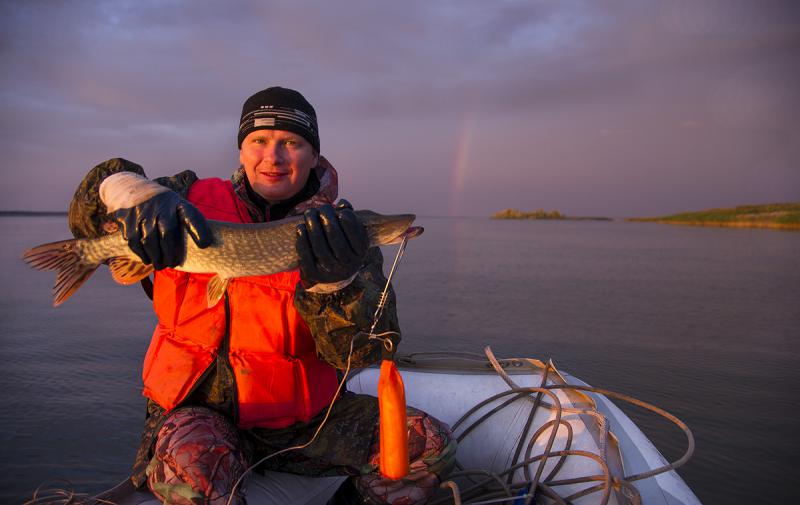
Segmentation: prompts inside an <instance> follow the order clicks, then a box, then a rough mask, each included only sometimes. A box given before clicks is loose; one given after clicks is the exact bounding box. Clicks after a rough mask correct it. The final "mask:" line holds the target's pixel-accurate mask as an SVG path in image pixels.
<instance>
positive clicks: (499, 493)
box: [408, 346, 695, 505]
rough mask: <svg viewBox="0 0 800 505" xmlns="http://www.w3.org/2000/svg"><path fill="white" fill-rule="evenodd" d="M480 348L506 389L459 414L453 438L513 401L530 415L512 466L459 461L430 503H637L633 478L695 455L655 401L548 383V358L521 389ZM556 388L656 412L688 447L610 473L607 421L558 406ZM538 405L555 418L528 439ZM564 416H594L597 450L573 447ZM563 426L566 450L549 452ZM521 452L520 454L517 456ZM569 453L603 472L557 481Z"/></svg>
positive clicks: (515, 360) (516, 361)
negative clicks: (657, 461) (630, 470)
mask: <svg viewBox="0 0 800 505" xmlns="http://www.w3.org/2000/svg"><path fill="white" fill-rule="evenodd" d="M484 351H485V354H486V359H487V360H488V362H489V364H490V365H491V366H492V368H493V369H494V370H495V372H497V374H498V375H499V376H500V377H501V378H502V379H503V380H504V381H505V382H506V383H507V384H508V386H509V389H508V390H507V391H503V392H500V393H498V394H495V395H493V396H491V397H489V398H486V399H485V400H483V401H481V402H479V403H478V404H477V405H475V406H474V407H472V408H471V409H470V410H468V411H467V412H466V413H465V414H464V415H463V416H461V418H460V419H459V420H458V421H456V423H454V424H453V427H452V429H453V431H454V432H455V431H456V430H458V429H459V428H461V427H462V426H463V428H462V431H461V432H460V434H459V435H458V437H457V441H458V442H459V443H460V442H462V441H463V440H464V439H465V438H466V437H467V436H468V435H469V434H470V433H471V432H473V431H474V430H475V429H476V428H477V427H478V426H479V425H481V424H483V423H485V422H486V421H488V420H489V419H491V418H492V417H493V416H494V415H496V414H497V413H498V412H501V411H502V410H503V409H505V408H507V407H508V406H509V405H511V404H513V403H516V402H517V400H520V399H523V398H524V399H527V400H528V401H529V402H530V403H531V409H530V411H529V413H528V418H527V420H526V422H525V425H524V428H523V430H522V433H521V435H520V438H519V442H518V443H517V447H516V448H515V451H514V456H513V459H512V464H511V466H509V467H508V468H506V469H504V470H502V471H500V472H497V473H494V472H490V471H487V470H483V469H481V470H470V469H464V468H463V467H461V465H460V464H458V463H457V469H458V470H459V471H457V472H456V473H453V474H451V475H450V476H449V480H447V481H445V482H443V483H442V484H441V486H440V487H441V488H443V489H448V490H449V491H450V493H449V494H447V495H444V496H441V497H439V498H437V499H435V500H433V501H431V502H430V505H442V504H445V503H455V504H456V505H462V504H463V505H489V504H500V503H513V504H515V505H516V504H520V503H524V504H525V505H529V504H531V503H533V501H534V500H535V499H536V498H537V497H538V496H543V497H547V498H549V499H550V500H552V501H553V502H554V503H557V504H563V505H566V504H569V503H571V502H572V501H573V500H577V499H578V498H582V497H584V496H588V495H590V494H593V493H598V494H599V496H598V500H597V503H600V504H602V505H606V504H607V503H608V502H609V500H610V498H611V493H612V491H616V492H618V493H619V494H618V495H617V496H618V497H619V498H621V499H622V500H624V502H625V503H631V504H641V503H642V499H641V496H640V495H639V492H638V490H637V489H636V487H634V485H633V482H634V481H637V480H641V479H645V478H648V477H653V476H655V475H658V474H661V473H665V472H669V471H672V470H674V469H676V468H678V467H680V466H681V465H683V464H685V463H686V462H687V461H688V460H689V459H690V458H691V457H692V454H693V453H694V447H695V442H694V436H693V435H692V432H691V430H690V429H689V427H688V426H687V425H686V424H685V423H684V422H683V421H681V420H680V419H678V418H677V417H675V416H674V415H672V414H670V413H669V412H667V411H665V410H663V409H661V408H659V407H657V406H655V405H652V404H650V403H647V402H644V401H641V400H638V399H636V398H633V397H631V396H628V395H624V394H621V393H615V392H613V391H609V390H606V389H602V388H596V387H591V386H582V385H573V384H547V379H548V376H549V374H550V372H551V371H553V372H556V368H555V366H554V365H553V363H552V362H548V363H547V364H546V365H545V367H544V370H543V373H542V380H541V384H540V386H539V387H520V386H518V385H517V384H516V383H515V382H514V381H513V380H512V379H511V377H510V375H509V374H508V373H507V372H506V371H505V370H504V367H503V364H501V362H500V361H499V360H498V359H497V358H496V357H495V356H494V353H492V350H491V348H490V347H488V346H487V347H486V348H485V350H484ZM451 355H452V354H451ZM462 355H465V356H468V357H470V358H475V357H477V356H478V355H475V354H471V353H462ZM408 359H410V360H413V355H411V356H409V357H408ZM503 361H504V364H505V365H506V366H508V365H509V364H515V365H519V364H524V363H529V364H533V365H534V366H539V364H540V363H539V362H536V361H535V360H531V359H526V358H511V359H505V360H503ZM556 390H565V391H569V390H572V391H583V392H588V393H595V394H600V395H604V396H606V397H609V398H613V399H616V400H622V401H624V402H627V403H630V404H632V405H636V406H638V407H641V408H643V409H645V410H648V411H650V412H653V413H655V414H658V415H659V416H661V417H664V418H666V419H667V420H669V421H671V422H672V423H674V424H675V425H677V426H678V427H679V428H680V429H681V430H682V431H683V432H684V434H685V435H686V439H687V448H686V451H685V453H684V454H683V456H681V457H680V458H678V459H677V460H675V461H674V462H672V463H669V464H666V465H663V466H661V467H658V468H654V469H652V470H648V471H646V472H641V473H636V474H633V475H625V476H623V477H615V476H612V474H611V472H610V470H609V467H608V464H607V462H606V441H607V437H608V421H607V419H606V418H605V416H603V415H602V414H601V413H599V412H597V411H596V410H595V409H593V408H575V407H562V405H561V402H560V401H559V400H558V397H557V396H556V394H555V392H554V391H556ZM544 397H549V398H550V399H552V403H548V402H546V401H544ZM501 399H504V401H502V402H501V403H500V404H498V405H496V406H494V407H493V408H492V409H491V410H489V411H488V412H486V413H484V414H482V415H481V416H480V417H479V418H477V419H476V420H474V421H473V422H472V423H471V424H469V425H466V424H465V423H466V421H467V420H468V419H470V418H471V417H472V416H474V415H475V414H476V413H478V412H479V411H481V409H483V408H484V407H486V406H487V405H489V404H491V403H493V402H495V401H498V400H501ZM540 408H545V409H548V410H550V411H553V413H554V419H552V420H550V421H548V422H547V423H544V424H543V425H542V426H540V427H539V429H537V430H536V431H535V432H534V433H533V435H531V437H530V439H529V440H527V442H526V439H527V438H528V433H529V432H530V429H531V425H532V422H533V418H534V416H535V414H536V412H537V410H538V409H540ZM562 414H580V415H591V416H594V417H595V418H596V419H597V421H598V426H599V428H600V440H599V443H598V445H599V451H598V452H599V453H600V454H595V453H592V452H587V451H580V450H573V449H571V446H572V442H573V432H572V426H571V424H570V423H569V422H566V421H565V420H563V419H562ZM562 426H563V427H564V428H565V429H566V431H567V436H566V439H565V448H564V449H562V450H558V451H553V450H552V447H553V442H554V440H555V436H556V433H557V432H558V431H559V428H560V427H562ZM548 430H549V436H548V438H547V441H546V443H545V448H544V451H543V452H542V454H538V455H535V456H534V455H533V454H532V452H533V448H534V446H535V445H536V443H537V441H539V439H540V438H541V437H542V436H543V434H544V433H545V432H547V431H548ZM523 451H524V452H523ZM521 455H523V456H522V459H521V460H520V456H521ZM568 457H582V458H589V459H591V460H593V461H595V462H596V463H597V465H598V466H599V467H600V470H601V473H600V474H598V475H588V476H585V477H575V478H569V479H556V477H557V475H558V473H559V471H560V470H561V469H562V467H563V464H564V463H565V461H566V459H567V458H568ZM551 458H553V459H556V458H557V462H556V464H555V466H554V467H553V469H552V470H551V471H550V472H549V473H548V475H546V476H544V478H542V474H543V472H544V468H545V464H546V463H547V461H548V460H550V459H551ZM519 469H522V471H523V475H524V479H523V480H516V481H515V480H514V475H515V473H516V472H517V470H519ZM479 477H483V478H479ZM456 479H458V480H460V481H461V482H462V486H463V489H462V488H461V486H459V485H458V484H457V483H456ZM584 483H586V484H591V483H595V484H594V485H591V486H589V487H586V488H585V489H582V490H581V491H578V492H574V493H572V494H570V495H568V496H561V495H559V494H558V493H556V491H555V490H554V488H558V487H559V486H566V485H574V484H584ZM523 500H524V501H523Z"/></svg>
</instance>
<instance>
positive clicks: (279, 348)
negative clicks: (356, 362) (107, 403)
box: [142, 179, 337, 428]
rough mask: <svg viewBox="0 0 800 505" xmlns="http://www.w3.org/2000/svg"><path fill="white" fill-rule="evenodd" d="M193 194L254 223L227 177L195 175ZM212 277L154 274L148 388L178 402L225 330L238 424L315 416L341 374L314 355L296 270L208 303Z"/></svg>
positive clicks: (216, 214) (229, 216)
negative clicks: (298, 299)
mask: <svg viewBox="0 0 800 505" xmlns="http://www.w3.org/2000/svg"><path fill="white" fill-rule="evenodd" d="M188 200H189V201H190V202H192V203H193V204H194V205H195V206H196V207H197V208H198V209H199V210H200V211H201V212H202V213H203V215H205V216H206V218H208V219H215V220H219V221H229V222H239V223H248V222H251V219H250V216H249V214H248V213H247V210H246V208H245V206H244V203H243V202H242V201H241V200H239V198H238V197H237V196H236V193H235V192H234V190H233V185H232V184H231V182H230V181H223V180H221V179H203V180H200V181H197V182H195V183H194V184H192V186H191V188H190V190H189V194H188ZM211 277H212V275H210V274H188V273H185V272H179V271H177V270H172V269H164V270H161V271H158V272H156V274H155V282H154V298H153V304H154V307H155V312H156V315H157V316H158V326H156V329H155V332H154V333H153V338H152V340H151V342H150V348H149V349H148V351H147V355H146V357H145V361H144V369H143V371H142V378H143V380H144V391H143V394H144V395H145V396H147V397H148V398H150V399H152V400H154V401H155V402H157V403H158V404H159V405H161V406H162V407H163V408H165V409H167V410H168V411H169V410H171V409H173V408H175V407H176V406H177V405H179V404H180V403H181V401H183V400H184V399H185V398H186V396H187V395H188V394H189V393H190V392H191V391H192V388H193V387H194V385H195V384H196V383H197V381H198V380H199V379H200V377H201V376H202V375H203V372H205V371H206V369H208V367H209V366H210V365H211V364H212V362H214V360H215V358H216V355H217V351H218V350H219V348H220V346H221V345H222V343H223V340H225V338H226V336H227V342H228V360H229V363H230V365H231V368H232V370H233V373H234V377H235V380H236V394H237V400H238V408H239V420H238V425H239V427H240V428H252V427H256V426H257V427H264V428H282V427H285V426H289V425H290V424H293V423H295V422H298V421H308V420H310V419H311V418H312V417H313V416H314V415H316V414H317V413H319V412H320V411H321V410H322V409H323V408H324V407H325V406H326V405H327V404H328V403H329V402H330V401H331V399H332V398H333V395H334V394H335V392H336V387H337V378H336V370H335V369H334V368H333V367H331V366H330V365H327V364H325V363H323V362H322V361H320V360H319V359H318V358H317V354H316V346H315V343H314V339H313V338H312V337H311V332H310V330H309V329H308V326H307V325H306V323H305V321H303V319H302V318H301V317H300V314H298V312H297V310H296V309H295V308H294V292H295V286H296V285H297V282H298V280H299V279H300V273H299V271H297V270H294V271H290V272H281V273H278V274H273V275H266V276H260V277H240V278H237V279H232V280H231V281H230V283H229V284H228V288H227V292H226V296H225V299H223V301H220V302H219V303H218V304H217V305H216V306H214V307H212V308H208V307H207V302H206V285H207V283H208V281H209V279H211Z"/></svg>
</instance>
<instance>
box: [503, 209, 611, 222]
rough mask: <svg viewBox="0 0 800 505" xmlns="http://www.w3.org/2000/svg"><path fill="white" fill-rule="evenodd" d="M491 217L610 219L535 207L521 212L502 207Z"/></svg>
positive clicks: (578, 219)
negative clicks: (574, 214) (578, 215)
mask: <svg viewBox="0 0 800 505" xmlns="http://www.w3.org/2000/svg"><path fill="white" fill-rule="evenodd" d="M491 218H492V219H562V220H572V221H612V219H611V218H610V217H576V216H566V215H564V214H562V213H561V212H559V211H557V210H550V211H547V210H544V209H537V210H534V211H533V212H523V211H521V210H518V209H504V210H501V211H500V212H495V213H494V214H492V215H491Z"/></svg>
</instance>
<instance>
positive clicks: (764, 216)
mask: <svg viewBox="0 0 800 505" xmlns="http://www.w3.org/2000/svg"><path fill="white" fill-rule="evenodd" d="M491 218H492V219H551V220H588V221H612V219H611V218H608V217H572V216H566V215H564V214H562V213H561V212H559V211H557V210H550V211H547V210H544V209H538V210H535V211H532V212H526V211H521V210H518V209H504V210H501V211H500V212H495V213H494V214H492V215H491ZM625 220H626V221H636V222H654V223H664V224H682V225H692V226H728V227H737V228H773V229H779V230H798V231H800V202H794V203H769V204H763V205H740V206H738V207H732V208H725V209H707V210H701V211H696V212H682V213H679V214H671V215H667V216H658V217H631V218H626V219H625Z"/></svg>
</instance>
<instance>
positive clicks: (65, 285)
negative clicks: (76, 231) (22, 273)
mask: <svg viewBox="0 0 800 505" xmlns="http://www.w3.org/2000/svg"><path fill="white" fill-rule="evenodd" d="M77 245H78V240H77V239H72V240H61V241H58V242H51V243H49V244H42V245H39V246H36V247H34V248H32V249H30V250H29V251H27V252H26V253H25V254H23V255H22V259H23V260H25V263H27V264H28V265H30V266H31V267H33V268H35V269H37V270H56V272H57V273H56V283H55V284H54V285H53V306H54V307H58V306H59V305H61V304H62V303H64V302H65V301H66V300H67V298H69V297H70V296H72V295H73V294H74V293H75V291H77V290H78V288H80V287H81V285H83V283H84V282H86V280H87V279H88V278H89V277H91V275H92V274H93V273H94V271H95V270H97V267H98V266H100V264H99V263H89V262H87V261H85V260H84V258H83V257H82V256H81V254H80V252H79V250H78V248H77V247H76V246H77Z"/></svg>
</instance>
